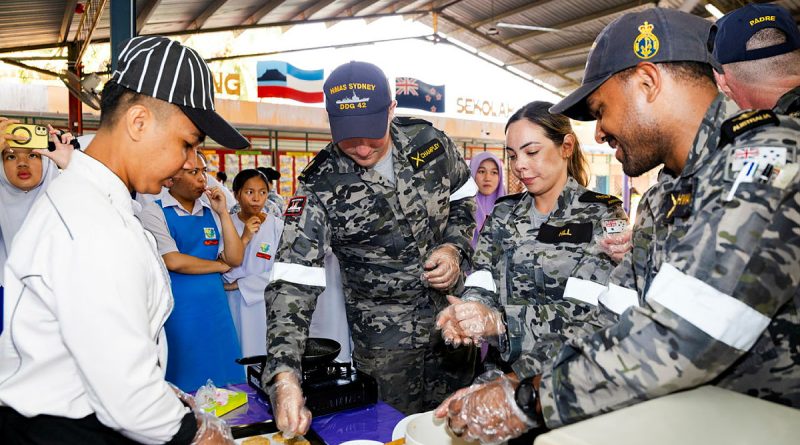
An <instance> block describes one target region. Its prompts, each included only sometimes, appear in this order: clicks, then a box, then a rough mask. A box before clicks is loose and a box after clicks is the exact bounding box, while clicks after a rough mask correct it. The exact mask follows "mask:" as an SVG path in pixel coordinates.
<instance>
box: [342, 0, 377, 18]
mask: <svg viewBox="0 0 800 445" xmlns="http://www.w3.org/2000/svg"><path fill="white" fill-rule="evenodd" d="M375 3H378V0H361V1H360V2H358V3H355V4H353V5H351V6H345V7H344V8H342V9H340V10H338V11H336V12H334V13H333V14H332V15H331V17H353V16H355V15H356V14H358V13H359V12H361V11H362V10H364V9H367V8H369V7H370V6H372V5H374V4H375Z"/></svg>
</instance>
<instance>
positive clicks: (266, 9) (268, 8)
mask: <svg viewBox="0 0 800 445" xmlns="http://www.w3.org/2000/svg"><path fill="white" fill-rule="evenodd" d="M284 1H285V0H269V1H268V2H266V3H264V4H263V5H261V7H260V8H258V9H257V10H255V12H253V13H252V14H250V16H249V17H247V18H246V19H244V21H242V23H240V24H239V26H250V25H255V24H257V23H258V21H259V20H261V19H263V18H264V17H266V16H267V14H269V13H270V12H272V10H274V9H275V8H277V7H278V6H280V5H281V4H282V3H283V2H284Z"/></svg>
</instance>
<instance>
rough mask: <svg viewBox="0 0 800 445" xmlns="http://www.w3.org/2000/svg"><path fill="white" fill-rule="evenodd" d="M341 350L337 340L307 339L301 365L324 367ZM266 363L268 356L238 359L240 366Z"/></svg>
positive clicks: (304, 366) (305, 366)
mask: <svg viewBox="0 0 800 445" xmlns="http://www.w3.org/2000/svg"><path fill="white" fill-rule="evenodd" d="M341 350H342V346H341V345H340V344H339V342H337V341H336V340H331V339H329V338H316V337H309V338H307V339H306V350H305V351H304V352H303V357H302V358H301V361H300V364H301V366H303V368H311V367H314V366H319V365H324V364H326V363H329V362H332V361H333V359H335V358H336V356H338V355H339V351H341ZM266 361H267V356H266V355H251V356H250V357H242V358H237V359H236V363H238V364H240V365H254V364H256V363H261V365H262V366H263V365H264V362H266Z"/></svg>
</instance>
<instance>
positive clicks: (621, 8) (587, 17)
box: [481, 0, 655, 49]
mask: <svg viewBox="0 0 800 445" xmlns="http://www.w3.org/2000/svg"><path fill="white" fill-rule="evenodd" d="M654 4H655V1H653V0H647V1H644V2H643V1H640V0H635V1H632V2H628V3H624V4H622V5H618V6H615V7H613V8H610V9H604V10H602V11H598V12H596V13H594V14H590V15H585V16H581V17H578V18H576V19H574V20H569V21H566V22H562V23H558V24H556V25H553V26H548V28H553V29H565V28H569V27H572V26H576V25H582V24H584V23H588V22H591V21H593V20H597V19H601V18H604V17H608V16H612V15H615V14H619V13H620V12H624V11H627V10H629V9H633V8H637V7H640V6H643V5H654ZM547 32H549V31H530V32H525V33H522V34H520V35H517V36H514V37H509V38H507V39H504V40H502V41H501V42H502V43H503V44H504V45H512V44H514V43H517V42H520V41H523V40H527V39H530V38H532V37H536V36H538V35H541V34H545V33H547ZM481 49H483V48H481Z"/></svg>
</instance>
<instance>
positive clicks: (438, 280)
mask: <svg viewBox="0 0 800 445" xmlns="http://www.w3.org/2000/svg"><path fill="white" fill-rule="evenodd" d="M460 264H461V254H460V253H459V252H458V249H457V248H456V247H455V246H453V245H452V244H443V245H441V246H439V247H437V248H436V249H435V250H434V251H433V252H432V253H431V255H430V256H429V257H428V260H427V261H425V264H424V265H423V267H424V268H425V270H426V271H427V272H425V273H423V274H422V279H423V280H424V281H426V282H427V283H428V284H429V285H430V286H431V287H432V288H434V289H436V290H440V291H445V290H447V289H450V288H451V287H453V285H454V284H455V283H456V281H457V280H458V276H459V274H461V266H460Z"/></svg>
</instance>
